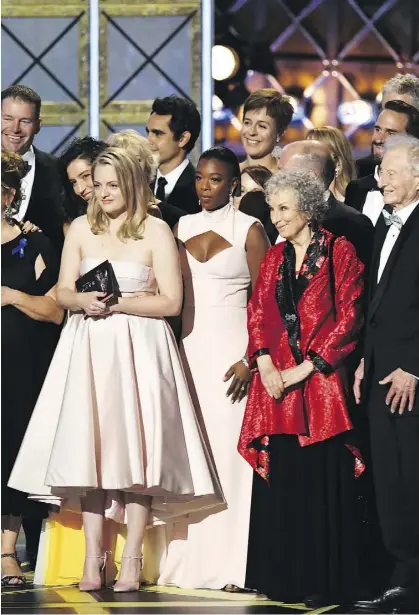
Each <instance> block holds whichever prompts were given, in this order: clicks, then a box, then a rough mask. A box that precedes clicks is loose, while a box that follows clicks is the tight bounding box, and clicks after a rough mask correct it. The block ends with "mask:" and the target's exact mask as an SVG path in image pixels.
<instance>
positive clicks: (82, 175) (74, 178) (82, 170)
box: [67, 158, 93, 201]
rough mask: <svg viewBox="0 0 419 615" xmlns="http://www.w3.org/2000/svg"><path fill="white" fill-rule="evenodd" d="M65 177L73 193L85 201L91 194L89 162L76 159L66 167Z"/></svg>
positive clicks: (91, 184) (91, 182)
mask: <svg viewBox="0 0 419 615" xmlns="http://www.w3.org/2000/svg"><path fill="white" fill-rule="evenodd" d="M67 177H68V179H69V181H70V184H71V185H72V186H73V190H74V192H75V193H76V194H77V195H78V196H81V198H82V199H84V200H85V201H89V199H90V197H91V196H92V194H93V179H92V165H91V163H90V162H89V160H83V158H76V160H72V161H71V162H70V164H69V165H68V167H67Z"/></svg>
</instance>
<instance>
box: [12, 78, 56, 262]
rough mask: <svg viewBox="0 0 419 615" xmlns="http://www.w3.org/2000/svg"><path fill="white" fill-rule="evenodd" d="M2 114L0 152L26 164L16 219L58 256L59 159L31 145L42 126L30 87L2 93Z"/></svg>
mask: <svg viewBox="0 0 419 615" xmlns="http://www.w3.org/2000/svg"><path fill="white" fill-rule="evenodd" d="M1 113H2V128H1V146H2V149H4V150H6V151H8V152H14V153H17V154H21V156H22V157H23V159H24V160H25V161H26V162H27V163H28V165H29V171H28V173H27V175H26V177H25V178H24V179H23V181H22V187H23V192H24V198H23V200H22V204H21V206H20V209H19V213H18V214H17V216H16V219H17V220H18V221H19V222H25V221H30V222H32V224H35V225H36V226H38V227H39V228H40V229H41V230H42V231H43V232H44V233H45V235H46V236H47V237H49V239H50V240H51V241H52V243H53V245H54V247H55V248H56V250H57V252H58V253H61V249H62V246H63V242H64V234H63V223H64V200H65V192H64V188H63V185H62V182H61V179H60V177H61V176H60V173H59V167H58V160H57V158H55V157H54V156H51V155H50V154H47V153H45V152H41V151H40V150H38V149H37V148H36V147H34V146H33V140H34V138H35V135H37V134H38V132H39V131H40V129H41V126H42V120H41V118H40V113H41V98H40V97H39V95H38V94H37V93H36V92H35V91H34V90H32V89H31V88H28V87H26V86H24V85H13V86H11V87H9V88H6V89H5V90H3V91H2V93H1Z"/></svg>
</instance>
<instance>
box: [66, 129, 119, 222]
mask: <svg viewBox="0 0 419 615" xmlns="http://www.w3.org/2000/svg"><path fill="white" fill-rule="evenodd" d="M107 147H108V144H107V143H105V142H104V141H99V140H97V139H94V138H93V137H83V138H82V139H74V140H73V141H71V143H70V144H69V145H68V146H67V147H66V149H65V150H64V151H63V152H62V153H61V156H60V162H61V167H62V172H63V176H64V177H63V184H64V186H65V189H66V192H67V199H66V202H67V211H66V224H65V226H64V232H66V231H67V229H68V226H69V224H70V223H71V222H72V221H73V220H75V219H76V218H78V217H79V216H84V215H85V214H86V209H87V203H88V202H89V199H90V197H91V196H92V193H93V180H92V164H93V163H94V161H95V160H96V158H97V157H98V156H99V154H101V153H102V152H103V151H104V150H105V149H106V148H107Z"/></svg>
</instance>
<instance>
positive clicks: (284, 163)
mask: <svg viewBox="0 0 419 615" xmlns="http://www.w3.org/2000/svg"><path fill="white" fill-rule="evenodd" d="M279 166H280V168H287V169H292V168H295V169H306V170H310V171H311V172H312V173H313V174H314V175H315V176H316V177H318V178H319V179H321V180H323V182H324V185H325V199H326V200H327V202H328V205H329V210H328V212H327V214H326V217H325V218H324V220H323V223H322V224H323V226H324V228H325V229H326V230H328V231H330V232H331V233H333V234H334V235H337V236H338V237H339V236H345V237H346V238H347V239H348V240H349V241H350V242H351V243H352V244H353V245H354V247H355V249H356V251H357V255H358V257H359V259H360V260H361V261H362V262H363V263H364V264H368V262H369V258H370V254H371V244H372V236H373V231H374V227H373V226H372V224H371V221H370V220H368V218H367V217H366V216H364V215H363V214H361V213H360V212H358V211H355V210H354V209H353V208H352V207H348V205H345V203H342V202H341V201H338V200H337V199H336V198H335V197H334V196H333V194H332V193H331V192H330V190H328V186H330V184H331V182H332V181H333V178H334V173H335V164H334V162H333V159H332V156H331V154H330V151H329V149H328V147H327V146H326V145H325V144H324V143H321V142H320V141H315V140H308V141H295V142H294V143H290V144H289V145H286V146H285V147H284V149H283V150H282V153H281V158H280V161H279ZM278 241H281V239H280V238H278V239H277V243H278Z"/></svg>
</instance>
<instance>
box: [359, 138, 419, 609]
mask: <svg viewBox="0 0 419 615" xmlns="http://www.w3.org/2000/svg"><path fill="white" fill-rule="evenodd" d="M379 186H380V188H381V189H382V190H383V194H384V200H385V203H386V205H389V206H390V207H391V210H392V212H393V213H392V214H391V215H390V214H389V213H388V212H387V211H383V212H382V214H381V215H380V218H379V221H378V223H377V228H376V232H375V237H374V248H373V256H372V262H371V280H370V286H369V288H370V291H369V306H368V312H367V320H366V334H365V344H364V358H363V360H362V361H361V363H360V365H359V367H358V369H357V371H356V373H355V384H354V394H355V398H356V400H357V403H360V401H361V389H362V401H363V403H364V404H365V407H366V409H367V414H368V418H369V423H370V437H371V452H372V462H373V473H374V482H375V491H376V498H377V508H378V515H379V520H380V526H381V531H382V535H383V540H384V544H385V546H386V549H387V551H388V552H389V554H390V555H391V556H392V559H393V561H394V569H393V574H392V576H391V579H390V581H389V584H388V586H387V588H386V590H385V591H384V592H383V593H382V594H380V595H379V596H377V597H376V598H375V599H373V600H367V601H360V602H358V603H357V604H356V607H357V609H364V610H368V611H369V610H370V609H375V610H376V611H377V612H379V613H385V612H400V610H399V611H395V610H392V609H400V608H404V609H406V612H409V613H418V612H419V610H417V609H418V608H419V397H418V377H419V250H418V238H419V140H418V139H414V138H412V137H408V136H405V137H394V138H393V139H391V140H389V142H388V144H387V146H386V148H385V153H384V157H383V160H382V163H381V171H380V178H379Z"/></svg>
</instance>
